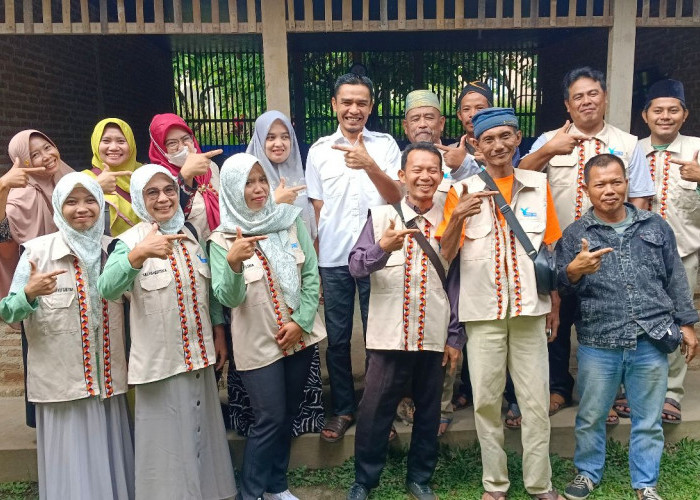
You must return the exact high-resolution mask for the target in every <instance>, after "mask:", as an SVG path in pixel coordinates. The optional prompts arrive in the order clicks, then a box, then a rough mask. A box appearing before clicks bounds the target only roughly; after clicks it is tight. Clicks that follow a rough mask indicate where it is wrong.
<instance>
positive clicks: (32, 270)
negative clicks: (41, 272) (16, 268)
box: [29, 260, 36, 274]
mask: <svg viewBox="0 0 700 500" xmlns="http://www.w3.org/2000/svg"><path fill="white" fill-rule="evenodd" d="M34 273H36V263H35V262H34V261H33V260H30V261H29V274H34Z"/></svg>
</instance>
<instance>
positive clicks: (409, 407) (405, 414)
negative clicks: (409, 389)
mask: <svg viewBox="0 0 700 500" xmlns="http://www.w3.org/2000/svg"><path fill="white" fill-rule="evenodd" d="M415 412H416V405H415V403H414V402H413V399H411V398H403V399H402V400H401V401H399V406H397V407H396V418H398V419H399V420H401V421H402V422H403V423H404V424H405V425H411V424H412V423H413V414H414V413H415Z"/></svg>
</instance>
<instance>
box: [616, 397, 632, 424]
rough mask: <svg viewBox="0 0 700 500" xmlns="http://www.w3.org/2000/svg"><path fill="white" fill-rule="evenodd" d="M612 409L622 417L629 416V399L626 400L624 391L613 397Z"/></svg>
mask: <svg viewBox="0 0 700 500" xmlns="http://www.w3.org/2000/svg"><path fill="white" fill-rule="evenodd" d="M613 410H615V413H617V414H618V416H620V417H622V418H630V405H629V401H627V396H626V395H625V394H624V393H623V394H620V395H619V396H618V397H616V398H615V404H613Z"/></svg>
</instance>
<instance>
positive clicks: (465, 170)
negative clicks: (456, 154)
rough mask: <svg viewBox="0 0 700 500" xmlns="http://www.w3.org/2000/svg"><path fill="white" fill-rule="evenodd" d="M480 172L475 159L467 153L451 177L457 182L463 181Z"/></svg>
mask: <svg viewBox="0 0 700 500" xmlns="http://www.w3.org/2000/svg"><path fill="white" fill-rule="evenodd" d="M479 170H480V169H479V165H478V164H477V163H476V160H474V157H473V156H472V155H470V154H469V153H467V156H465V157H464V161H463V162H462V164H461V165H460V166H459V167H458V168H457V170H455V171H454V172H452V173H451V174H450V175H451V176H452V179H454V180H455V182H457V181H463V180H464V179H466V178H467V177H471V176H472V175H476V174H478V173H479Z"/></svg>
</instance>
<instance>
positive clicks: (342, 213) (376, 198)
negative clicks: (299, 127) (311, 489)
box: [306, 73, 401, 442]
mask: <svg viewBox="0 0 700 500" xmlns="http://www.w3.org/2000/svg"><path fill="white" fill-rule="evenodd" d="M331 104H332V106H333V111H334V112H335V113H336V116H337V118H338V130H337V131H336V132H335V133H334V134H332V135H329V136H326V137H322V138H320V139H319V140H317V141H316V142H315V143H314V144H313V145H312V146H311V148H310V149H309V155H308V157H307V160H306V189H307V194H308V197H309V199H311V202H312V203H313V205H314V209H315V211H316V220H317V222H318V249H319V259H318V265H319V271H320V274H321V283H322V285H323V293H324V301H325V302H324V311H325V319H326V329H327V331H328V350H327V351H326V364H327V367H328V375H329V377H330V383H331V398H332V401H333V416H332V417H331V418H329V419H327V421H326V427H325V428H324V430H323V431H322V432H321V438H322V439H324V440H326V441H330V442H335V441H338V440H339V439H341V438H342V437H343V436H344V435H345V431H346V430H347V428H348V427H349V426H350V425H352V423H353V422H354V418H355V417H354V413H355V409H356V403H355V387H354V383H353V378H352V364H351V359H350V339H351V337H352V318H353V312H354V309H355V307H354V304H355V289H357V290H358V292H359V295H360V312H361V315H362V324H363V328H364V329H366V326H367V311H368V308H369V279H368V278H361V279H355V278H353V277H352V276H351V275H350V272H349V270H348V256H349V254H350V249H351V248H352V246H353V244H354V243H355V241H356V240H357V237H358V236H359V235H360V232H361V231H362V228H363V227H364V225H365V222H366V220H367V213H368V210H369V209H370V208H372V207H376V206H378V205H384V204H386V203H396V202H398V201H399V200H400V199H401V190H400V188H399V186H398V184H397V181H398V171H399V169H400V168H401V153H400V151H399V147H398V145H397V144H396V141H395V140H394V139H393V138H392V137H391V136H390V135H388V134H382V133H379V132H371V131H369V130H367V129H366V128H365V124H366V123H367V119H368V118H369V115H370V113H371V112H372V107H373V106H374V89H373V86H372V81H371V80H370V79H369V78H367V77H365V76H360V75H356V74H354V73H348V74H346V75H343V76H341V77H339V78H338V79H337V80H336V82H335V88H334V94H333V98H332V99H331Z"/></svg>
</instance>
